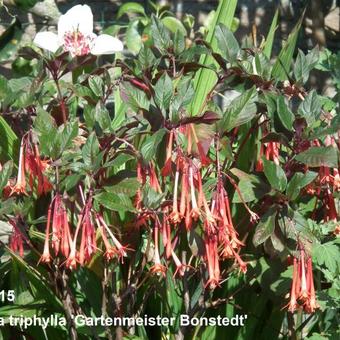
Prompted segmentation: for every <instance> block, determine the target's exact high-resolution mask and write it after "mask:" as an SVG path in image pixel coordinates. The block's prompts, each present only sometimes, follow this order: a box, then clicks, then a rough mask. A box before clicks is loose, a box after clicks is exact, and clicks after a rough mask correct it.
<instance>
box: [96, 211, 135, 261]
mask: <svg viewBox="0 0 340 340" xmlns="http://www.w3.org/2000/svg"><path fill="white" fill-rule="evenodd" d="M96 221H97V224H98V225H99V226H102V227H103V228H104V229H105V232H107V233H108V234H109V235H110V237H111V240H112V242H113V244H114V246H115V247H114V248H113V247H112V246H111V245H110V244H109V243H105V240H104V237H105V236H103V241H104V243H105V246H106V250H107V254H106V257H109V259H111V258H112V257H113V255H117V256H118V260H119V261H120V262H121V263H124V257H127V251H128V250H131V249H130V248H128V247H127V246H123V245H122V244H121V243H120V242H119V241H118V239H117V238H116V237H115V236H114V235H113V233H112V232H111V230H110V228H109V227H108V225H107V224H106V222H105V220H104V218H103V216H101V215H100V214H97V217H96ZM102 235H103V234H102ZM106 240H107V238H106ZM107 242H108V240H107Z"/></svg>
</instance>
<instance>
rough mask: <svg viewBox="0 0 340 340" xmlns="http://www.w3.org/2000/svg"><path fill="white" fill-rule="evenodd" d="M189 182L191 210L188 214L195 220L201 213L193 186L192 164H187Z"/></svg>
mask: <svg viewBox="0 0 340 340" xmlns="http://www.w3.org/2000/svg"><path fill="white" fill-rule="evenodd" d="M189 183H190V195H191V205H192V210H191V212H190V215H191V217H192V218H193V219H194V220H197V219H198V218H199V216H200V215H201V213H200V210H199V207H198V204H197V201H196V195H195V186H194V173H193V167H192V166H189Z"/></svg>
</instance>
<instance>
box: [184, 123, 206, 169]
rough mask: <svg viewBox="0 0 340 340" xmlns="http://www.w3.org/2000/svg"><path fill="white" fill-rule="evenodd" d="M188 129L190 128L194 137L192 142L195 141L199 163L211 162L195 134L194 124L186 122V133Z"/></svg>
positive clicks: (204, 164) (203, 164)
mask: <svg viewBox="0 0 340 340" xmlns="http://www.w3.org/2000/svg"><path fill="white" fill-rule="evenodd" d="M190 130H191V132H192V135H193V137H194V142H195V143H196V146H197V151H198V155H199V159H200V161H201V164H202V166H208V165H209V164H210V163H211V160H210V158H209V157H207V155H206V152H205V151H204V149H203V146H202V143H201V142H200V141H199V139H198V138H197V134H196V131H195V127H194V124H188V135H189V134H190ZM188 139H189V138H188ZM190 139H191V138H190ZM188 144H189V142H188Z"/></svg>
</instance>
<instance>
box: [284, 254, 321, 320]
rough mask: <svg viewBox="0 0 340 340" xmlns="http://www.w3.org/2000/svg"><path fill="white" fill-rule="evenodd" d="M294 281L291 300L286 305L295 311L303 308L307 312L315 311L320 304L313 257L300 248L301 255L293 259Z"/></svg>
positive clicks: (292, 311)
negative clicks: (316, 288) (317, 297)
mask: <svg viewBox="0 0 340 340" xmlns="http://www.w3.org/2000/svg"><path fill="white" fill-rule="evenodd" d="M293 263H294V264H293V281H292V286H291V291H290V301H289V303H288V305H287V306H286V307H288V311H289V312H291V313H294V312H295V311H296V310H298V309H299V308H303V310H304V311H305V312H306V313H314V312H315V310H316V309H318V308H319V305H318V303H317V301H316V296H315V288H314V280H313V269H312V258H311V257H310V256H307V255H306V253H305V251H304V249H300V256H299V257H298V258H294V260H293Z"/></svg>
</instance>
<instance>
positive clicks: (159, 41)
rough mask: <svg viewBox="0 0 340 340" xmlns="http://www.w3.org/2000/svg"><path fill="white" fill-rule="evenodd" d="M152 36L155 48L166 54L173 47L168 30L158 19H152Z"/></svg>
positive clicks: (153, 17)
mask: <svg viewBox="0 0 340 340" xmlns="http://www.w3.org/2000/svg"><path fill="white" fill-rule="evenodd" d="M151 34H152V38H153V40H154V44H155V47H156V48H158V49H159V50H160V51H161V52H165V51H166V50H167V49H168V48H169V47H170V46H171V39H170V34H169V31H168V29H167V28H166V27H165V26H164V24H163V23H162V22H161V21H160V20H159V19H158V18H157V17H156V16H154V15H153V16H152V17H151Z"/></svg>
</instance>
